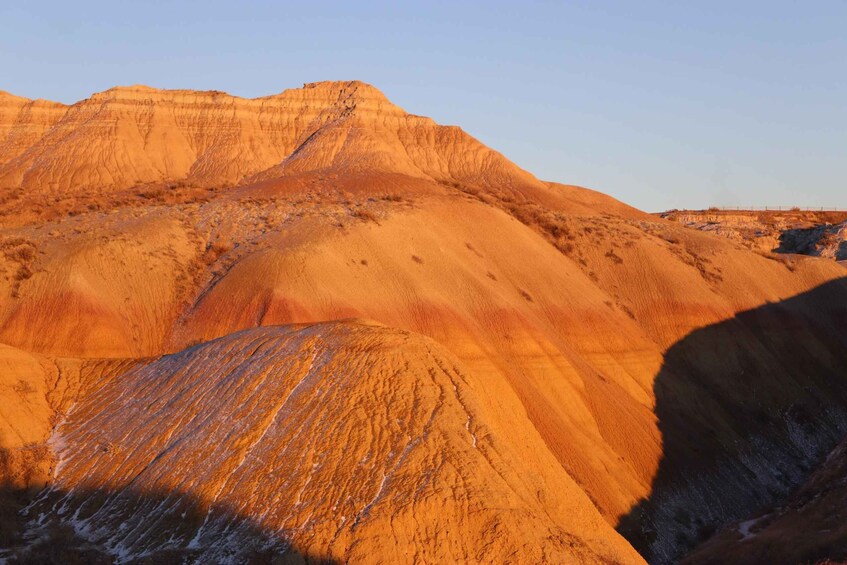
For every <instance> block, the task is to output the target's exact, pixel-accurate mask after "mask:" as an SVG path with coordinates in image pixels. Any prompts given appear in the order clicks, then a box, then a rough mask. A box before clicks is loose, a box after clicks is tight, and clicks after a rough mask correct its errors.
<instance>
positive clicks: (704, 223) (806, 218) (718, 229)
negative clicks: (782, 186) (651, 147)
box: [660, 210, 847, 261]
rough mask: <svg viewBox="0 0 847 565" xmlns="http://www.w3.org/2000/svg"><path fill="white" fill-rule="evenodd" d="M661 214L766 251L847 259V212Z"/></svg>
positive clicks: (794, 211) (684, 212)
mask: <svg viewBox="0 0 847 565" xmlns="http://www.w3.org/2000/svg"><path fill="white" fill-rule="evenodd" d="M660 216H661V217H662V218H665V219H668V220H672V221H676V222H679V223H681V224H683V225H685V226H686V227H689V228H693V229H697V230H700V231H704V232H710V233H714V234H717V235H720V236H723V237H726V238H728V239H731V240H733V241H735V242H737V243H740V244H742V245H745V246H747V247H749V248H751V249H755V250H759V251H763V252H775V253H791V254H800V255H810V256H813V257H824V258H827V259H834V260H836V261H844V260H845V259H847V212H823V211H821V212H814V211H799V210H788V211H775V210H771V211H764V212H761V211H760V212H752V211H748V212H745V211H725V210H719V211H699V212H698V211H689V210H673V211H670V212H663V213H662V214H660Z"/></svg>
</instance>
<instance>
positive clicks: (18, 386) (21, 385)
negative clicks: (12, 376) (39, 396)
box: [12, 379, 37, 394]
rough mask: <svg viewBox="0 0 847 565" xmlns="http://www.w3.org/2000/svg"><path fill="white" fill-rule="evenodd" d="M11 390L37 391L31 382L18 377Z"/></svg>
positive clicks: (19, 392) (26, 392)
mask: <svg viewBox="0 0 847 565" xmlns="http://www.w3.org/2000/svg"><path fill="white" fill-rule="evenodd" d="M12 390H14V391H15V392H17V393H18V394H33V393H34V392H37V391H36V390H35V387H34V386H32V383H31V382H29V381H25V380H23V379H18V382H16V383H15V384H14V385H13V386H12Z"/></svg>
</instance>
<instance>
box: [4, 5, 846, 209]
mask: <svg viewBox="0 0 847 565" xmlns="http://www.w3.org/2000/svg"><path fill="white" fill-rule="evenodd" d="M0 69H2V72H0V89H2V90H7V91H9V92H12V93H14V94H18V95H21V96H28V97H31V98H39V97H40V98H48V99H53V100H58V101H61V102H74V101H77V100H80V99H82V98H86V97H88V96H89V95H90V94H91V93H93V92H96V91H100V90H104V89H106V88H109V87H111V86H115V85H128V84H137V83H140V84H147V85H150V86H155V87H160V88H193V89H216V90H225V91H227V92H230V93H232V94H236V95H239V96H247V97H254V96H261V95H266V94H272V93H276V92H279V91H281V90H284V89H285V88H289V87H296V86H300V85H301V84H302V83H304V82H313V81H317V80H347V79H360V80H363V81H366V82H369V83H371V84H373V85H375V86H376V87H378V88H379V89H381V90H382V91H383V92H384V93H385V94H386V95H387V96H388V97H389V98H390V99H391V100H392V101H393V102H395V103H396V104H398V105H400V106H402V107H403V108H405V109H406V110H408V111H410V112H413V113H416V114H423V115H427V116H431V117H432V118H434V119H436V120H437V121H438V122H440V123H445V124H455V125H459V126H461V127H462V128H464V129H465V130H466V131H468V132H469V133H471V134H472V135H474V136H476V137H477V138H479V139H480V140H481V141H483V142H484V143H486V144H488V145H489V146H491V147H493V148H495V149H497V150H499V151H501V152H503V153H504V154H505V155H506V156H507V157H509V158H510V159H512V160H513V161H515V162H516V163H517V164H519V165H520V166H522V167H524V168H526V169H528V170H529V171H531V172H533V173H534V174H536V175H537V176H538V177H540V178H543V179H546V180H555V181H559V182H565V183H573V184H580V185H583V186H588V187H591V188H595V189H597V190H600V191H602V192H606V193H609V194H611V195H613V196H615V197H618V198H620V199H622V200H624V201H626V202H628V203H631V204H633V205H635V206H638V207H640V208H642V209H646V210H650V211H656V210H663V209H667V208H673V207H704V206H709V205H732V206H735V205H766V204H767V205H794V204H796V205H801V206H840V207H847V2H845V1H844V0H841V1H832V2H813V1H809V2H783V1H779V0H774V1H763V0H760V1H749V2H739V1H735V2H717V1H708V2H707V1H701V2H697V3H688V2H671V1H667V2H650V1H644V2H620V3H613V2H599V1H597V2H573V3H568V2H535V3H533V2H520V3H519V2H509V3H506V2H496V1H488V2H458V1H457V2H438V1H429V2H384V3H383V2H367V1H364V0H359V1H357V2H318V1H300V2H292V3H286V2H272V1H268V2H259V1H256V2H251V1H248V0H240V1H235V0H230V1H226V2H222V1H218V0H204V1H196V2H179V1H176V0H172V1H168V2H161V1H145V2H122V1H117V0H111V1H109V2H92V1H82V0H77V1H73V2H68V1H62V2H55V1H42V2H14V3H12V2H2V3H0Z"/></svg>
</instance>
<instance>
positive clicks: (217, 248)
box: [203, 241, 232, 265]
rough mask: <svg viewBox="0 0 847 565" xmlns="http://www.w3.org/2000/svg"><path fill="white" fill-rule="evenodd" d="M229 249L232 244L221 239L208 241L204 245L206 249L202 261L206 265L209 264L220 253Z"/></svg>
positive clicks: (219, 255) (216, 258)
mask: <svg viewBox="0 0 847 565" xmlns="http://www.w3.org/2000/svg"><path fill="white" fill-rule="evenodd" d="M231 249H232V245H230V244H228V243H224V242H221V241H217V242H215V243H210V244H209V245H208V246H207V247H206V251H205V252H204V253H203V262H204V263H205V264H206V265H211V264H213V263H214V262H215V261H217V260H218V259H219V258H220V257H221V255H224V254H225V253H228V252H229V251H230V250H231Z"/></svg>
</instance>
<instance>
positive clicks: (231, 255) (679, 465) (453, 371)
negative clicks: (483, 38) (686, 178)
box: [0, 82, 847, 563]
mask: <svg viewBox="0 0 847 565" xmlns="http://www.w3.org/2000/svg"><path fill="white" fill-rule="evenodd" d="M0 109H2V110H1V111H0V120H2V121H0V147H3V148H4V149H3V151H2V152H0V214H2V216H0V218H2V228H0V252H1V253H2V254H0V342H2V343H3V344H5V346H4V348H3V349H2V350H0V354H2V361H3V363H5V366H7V367H10V368H12V367H13V368H14V373H13V372H11V370H10V371H9V372H8V373H7V375H8V376H5V375H4V376H3V377H2V378H3V379H4V380H0V387H2V388H0V394H2V395H3V398H4V400H5V399H8V402H4V403H0V416H2V419H0V441H2V445H0V447H3V448H4V451H3V473H4V480H5V481H6V482H7V484H8V485H9V490H10V493H11V494H10V496H11V497H12V499H13V502H14V501H19V500H22V499H23V498H25V497H24V496H23V494H22V493H21V491H20V489H21V488H22V487H26V486H31V487H33V488H36V487H41V486H43V485H45V484H47V485H48V488H47V489H46V490H43V491H41V493H40V494H39V495H38V499H37V501H36V502H35V503H33V504H31V505H30V506H29V508H28V512H27V513H26V514H25V515H24V516H23V517H22V519H21V520H20V521H19V522H20V523H18V522H15V523H14V524H12V526H14V527H12V526H10V527H9V528H8V534H7V538H6V539H7V540H8V541H7V542H6V543H7V545H8V546H10V549H9V552H11V553H10V554H11V555H15V556H18V557H19V558H21V559H24V560H26V559H27V558H29V559H30V560H31V559H34V558H37V557H38V556H43V555H44V552H46V551H47V549H46V547H47V546H45V545H44V544H42V545H38V543H35V544H33V543H29V544H27V542H26V540H27V539H29V540H33V539H40V540H51V539H54V540H55V539H60V540H63V541H62V543H61V544H60V545H64V546H65V547H66V548H68V551H74V552H77V554H78V555H86V556H88V557H91V556H97V557H98V558H103V557H104V556H112V557H111V558H117V559H119V560H129V559H131V558H139V557H145V556H147V557H151V556H159V557H162V556H163V555H165V554H167V555H178V556H180V557H188V558H191V559H196V560H197V561H208V560H210V559H218V560H223V561H226V560H229V561H239V560H242V559H253V558H255V559H259V558H263V557H262V556H265V557H266V556H267V555H268V554H279V553H283V552H284V551H287V553H285V554H286V555H288V556H289V557H297V558H301V557H302V558H307V559H312V558H314V559H324V558H326V559H331V560H348V559H349V560H354V561H358V560H364V561H377V562H379V561H381V562H395V561H397V560H401V561H403V560H408V561H413V560H415V559H420V560H427V561H433V560H438V561H441V560H451V561H456V560H458V561H490V560H494V561H515V562H537V561H545V560H546V561H552V562H559V561H574V562H598V561H602V562H615V561H617V562H639V561H641V560H642V559H646V560H648V561H650V562H656V563H663V562H670V561H673V560H676V559H678V558H679V557H681V556H682V555H684V554H685V553H686V552H688V551H690V550H691V549H693V548H694V547H695V546H697V545H698V544H699V543H701V542H703V541H704V540H706V539H708V538H709V537H711V536H712V534H714V533H716V532H717V533H718V535H720V532H721V531H723V530H722V528H732V527H734V526H733V525H734V524H736V523H737V522H738V521H743V520H749V519H751V518H753V517H756V516H759V515H761V514H762V513H763V512H768V511H769V510H770V509H771V508H773V507H775V506H778V505H780V504H784V503H786V501H788V500H789V496H790V495H791V493H792V492H793V491H794V489H796V488H798V487H800V485H801V484H802V483H803V482H804V481H805V480H807V479H808V477H809V476H810V474H811V473H812V472H813V470H814V468H815V467H816V466H817V465H819V464H820V463H821V462H822V460H823V459H824V458H825V456H826V454H827V453H828V452H829V451H830V450H831V449H833V448H834V447H835V446H836V445H837V444H838V443H839V442H840V441H841V440H842V438H843V437H844V435H845V433H847V392H845V391H847V387H845V386H844V385H845V379H847V369H845V368H847V331H845V330H847V278H845V277H844V269H843V267H842V266H840V265H838V264H837V263H835V262H832V261H826V260H821V259H817V258H812V257H796V256H780V255H772V254H769V253H761V252H760V253H754V252H753V251H751V250H750V249H749V248H747V247H746V246H744V245H742V244H740V243H738V242H734V241H731V240H727V239H724V238H719V237H715V236H714V235H713V234H708V233H702V232H700V231H695V230H690V229H687V228H685V227H684V226H682V225H680V224H679V223H676V222H671V221H667V220H664V219H662V218H657V217H655V216H651V215H648V214H645V213H642V212H640V211H638V210H636V209H634V208H631V207H629V206H626V205H625V204H622V203H620V202H617V201H615V200H613V199H611V198H609V197H607V196H604V195H602V194H600V193H597V192H594V191H591V190H587V189H583V188H579V187H574V186H567V185H561V184H555V183H549V182H543V181H540V180H538V179H536V178H535V177H533V176H532V175H531V174H529V173H527V172H526V171H523V170H522V169H520V168H519V167H517V166H516V165H514V164H512V163H511V162H509V161H508V160H507V159H505V158H504V157H503V156H502V155H500V154H498V153H496V152H495V151H493V150H491V149H489V148H487V147H485V146H484V145H482V144H481V143H479V142H478V141H477V140H475V139H473V138H472V137H471V136H469V135H468V134H466V133H464V132H463V131H461V130H460V129H458V128H455V127H445V126H440V125H438V124H436V123H434V122H433V121H432V120H430V119H428V118H422V117H418V116H413V115H410V114H408V113H406V112H404V111H403V110H402V109H400V108H398V107H397V106H395V105H393V104H391V103H390V102H389V101H388V100H387V99H386V98H385V97H384V96H383V95H382V94H381V93H380V92H379V91H377V90H376V89H375V88H373V87H371V86H369V85H365V84H362V83H358V82H348V83H317V84H311V85H306V86H305V87H304V88H302V89H293V90H288V91H285V92H283V93H282V94H280V95H276V96H269V97H265V98H260V99H254V100H245V99H240V98H236V97H232V96H229V95H226V94H224V93H219V92H192V91H161V90H155V89H151V88H147V87H131V88H116V89H112V90H109V91H106V92H104V93H100V94H96V95H94V96H92V97H91V98H89V99H87V100H84V101H81V102H79V103H77V104H74V105H73V106H70V107H65V106H62V105H58V104H52V103H47V102H43V101H28V100H24V99H20V98H15V97H12V96H10V95H0ZM363 320H370V321H368V322H364V321H363ZM24 494H25V493H24ZM15 528H17V529H15ZM22 531H28V532H29V533H30V536H29V537H28V538H27V537H22V534H21V532H22ZM57 532H59V533H57ZM0 533H2V529H0ZM60 534H61V536H62V537H60V538H56V536H59V535H60ZM51 536H53V537H51ZM838 543H841V544H842V546H843V544H844V543H845V540H844V539H843V538H840V541H838V540H836V541H835V542H833V544H831V547H837V546H838ZM0 545H2V544H0ZM48 545H49V544H48ZM55 545H56V543H53V544H52V546H55ZM52 546H51V547H52ZM721 551H723V549H721ZM39 552H40V553H39ZM162 552H164V553H162ZM697 555H698V553H694V554H692V556H691V558H692V559H696V556H697ZM700 555H704V554H700ZM710 555H714V553H711V554H710ZM815 557H818V555H817V554H816V555H815Z"/></svg>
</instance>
